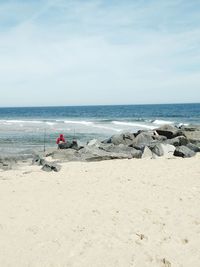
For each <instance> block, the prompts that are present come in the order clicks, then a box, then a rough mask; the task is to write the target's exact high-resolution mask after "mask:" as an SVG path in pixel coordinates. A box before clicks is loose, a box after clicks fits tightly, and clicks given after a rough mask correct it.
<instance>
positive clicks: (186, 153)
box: [174, 146, 196, 158]
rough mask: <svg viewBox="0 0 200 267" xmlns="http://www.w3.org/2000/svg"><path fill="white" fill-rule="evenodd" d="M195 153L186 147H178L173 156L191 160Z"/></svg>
mask: <svg viewBox="0 0 200 267" xmlns="http://www.w3.org/2000/svg"><path fill="white" fill-rule="evenodd" d="M195 154H196V153H195V152H194V151H192V150H191V149H190V148H188V147H186V146H178V147H177V148H176V150H175V151H174V156H176V157H182V158H191V157H193V156H195Z"/></svg>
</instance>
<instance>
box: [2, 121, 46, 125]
mask: <svg viewBox="0 0 200 267" xmlns="http://www.w3.org/2000/svg"><path fill="white" fill-rule="evenodd" d="M0 123H3V124H22V123H33V124H41V123H43V121H35V120H33V121H31V120H0Z"/></svg>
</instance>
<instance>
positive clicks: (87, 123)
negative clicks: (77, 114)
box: [64, 120, 93, 126]
mask: <svg viewBox="0 0 200 267" xmlns="http://www.w3.org/2000/svg"><path fill="white" fill-rule="evenodd" d="M64 123H66V124H81V125H85V126H90V125H93V122H91V121H70V120H65V121H64Z"/></svg>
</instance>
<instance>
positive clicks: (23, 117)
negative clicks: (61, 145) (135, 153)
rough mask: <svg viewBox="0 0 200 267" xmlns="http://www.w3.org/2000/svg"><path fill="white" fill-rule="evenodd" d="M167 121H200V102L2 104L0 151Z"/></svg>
mask: <svg viewBox="0 0 200 267" xmlns="http://www.w3.org/2000/svg"><path fill="white" fill-rule="evenodd" d="M164 124H172V125H182V124H200V104H165V105H116V106H68V107H27V108H25V107H24V108H0V152H17V151H22V150H26V149H32V148H37V149H41V150H42V149H43V147H44V144H45V146H46V147H56V143H55V140H56V138H57V137H58V135H59V134H60V133H62V134H64V135H65V137H66V139H68V140H69V141H71V140H72V139H73V138H75V139H77V140H78V142H79V143H81V144H84V143H86V142H87V141H88V140H90V139H93V138H98V139H100V140H104V139H105V138H107V137H109V136H111V135H113V134H117V133H121V132H125V131H130V132H135V131H137V130H139V129H144V130H145V129H146V130H148V129H154V128H156V127H159V126H161V125H164Z"/></svg>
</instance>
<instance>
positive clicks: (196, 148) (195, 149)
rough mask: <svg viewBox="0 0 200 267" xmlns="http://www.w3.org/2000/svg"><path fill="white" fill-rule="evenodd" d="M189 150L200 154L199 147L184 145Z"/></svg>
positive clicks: (190, 144)
mask: <svg viewBox="0 0 200 267" xmlns="http://www.w3.org/2000/svg"><path fill="white" fill-rule="evenodd" d="M186 146H187V147H188V148H189V149H191V150H192V151H194V152H200V147H199V146H196V145H194V144H192V143H189V144H187V145H186Z"/></svg>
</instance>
